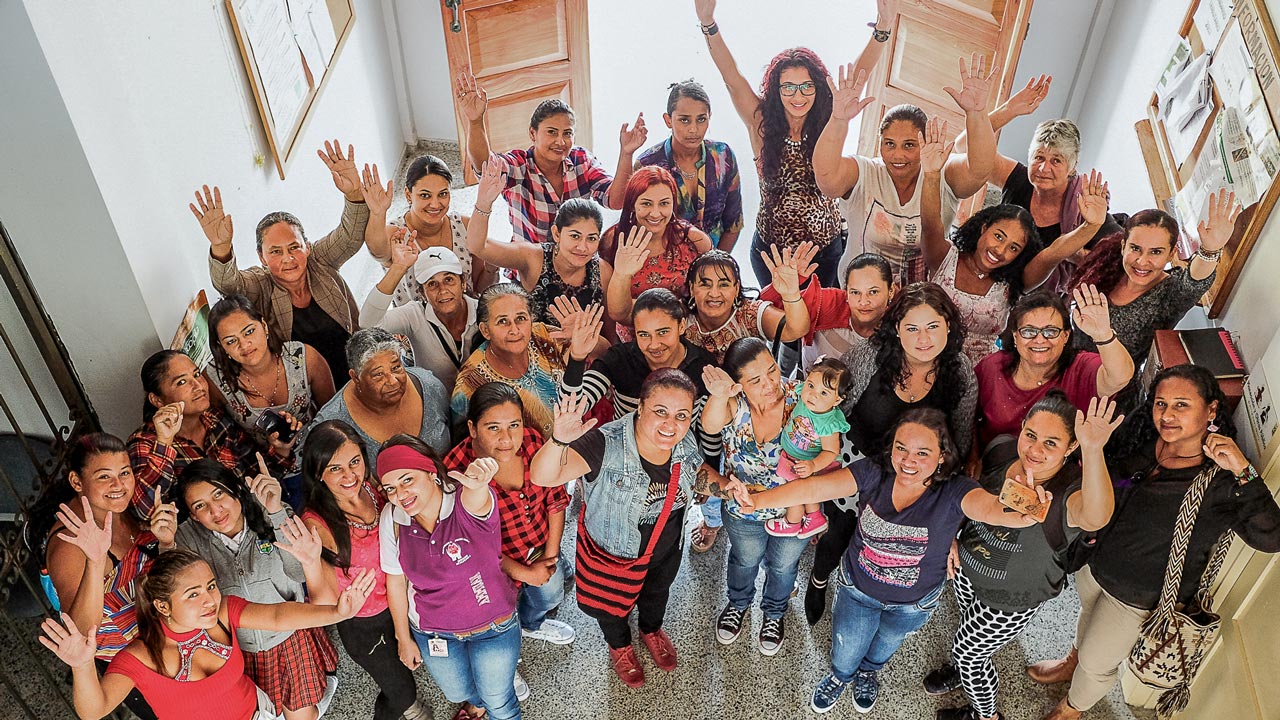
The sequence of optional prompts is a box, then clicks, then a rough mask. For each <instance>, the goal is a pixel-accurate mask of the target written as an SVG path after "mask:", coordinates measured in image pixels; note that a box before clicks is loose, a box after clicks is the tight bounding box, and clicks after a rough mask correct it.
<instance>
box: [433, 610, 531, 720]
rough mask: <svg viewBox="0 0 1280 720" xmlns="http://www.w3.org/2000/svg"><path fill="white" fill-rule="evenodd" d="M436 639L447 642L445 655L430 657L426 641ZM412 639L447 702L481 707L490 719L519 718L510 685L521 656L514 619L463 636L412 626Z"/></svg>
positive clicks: (515, 719) (518, 629)
mask: <svg viewBox="0 0 1280 720" xmlns="http://www.w3.org/2000/svg"><path fill="white" fill-rule="evenodd" d="M435 638H440V639H442V640H444V641H445V643H446V644H447V645H448V648H449V654H448V657H432V656H431V649H430V647H429V646H428V642H429V641H431V640H432V639H435ZM413 639H414V641H415V642H417V643H418V650H419V652H421V653H422V662H423V664H425V665H426V666H427V672H430V673H431V677H432V678H433V679H434V680H435V681H436V685H439V686H440V690H441V691H442V692H443V693H444V696H445V697H446V698H448V699H449V701H450V702H455V703H460V702H469V703H471V704H473V705H478V706H480V707H483V708H484V709H485V710H488V711H489V715H488V717H490V718H493V720H519V719H520V703H519V701H517V700H516V691H515V688H514V687H513V686H512V684H511V682H512V679H513V678H514V677H515V674H516V662H517V661H518V660H519V659H520V623H519V622H517V621H516V618H514V617H512V618H511V619H509V620H507V621H506V622H504V623H499V624H495V625H492V626H490V627H489V629H488V630H485V631H483V632H479V633H476V634H475V635H468V636H466V637H465V638H462V639H458V637H457V636H456V635H454V634H452V633H437V632H420V631H419V630H417V629H416V628H414V629H413Z"/></svg>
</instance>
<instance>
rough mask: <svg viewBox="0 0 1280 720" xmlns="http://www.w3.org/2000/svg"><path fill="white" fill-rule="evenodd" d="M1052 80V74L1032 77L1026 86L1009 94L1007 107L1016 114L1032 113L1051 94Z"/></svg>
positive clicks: (1006, 102)
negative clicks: (1050, 85)
mask: <svg viewBox="0 0 1280 720" xmlns="http://www.w3.org/2000/svg"><path fill="white" fill-rule="evenodd" d="M1052 82H1053V76H1052V75H1041V76H1040V77H1032V78H1031V79H1030V80H1028V81H1027V86H1026V87H1024V88H1022V89H1021V90H1019V91H1018V92H1016V93H1014V94H1013V95H1011V96H1009V99H1008V100H1006V101H1005V103H1004V105H1005V107H1006V108H1008V109H1009V111H1010V112H1012V113H1013V114H1014V115H1015V116H1022V115H1030V114H1031V113H1033V112H1035V111H1036V108H1038V107H1040V103H1042V102H1044V99H1045V97H1047V96H1048V95H1049V84H1050V83H1052Z"/></svg>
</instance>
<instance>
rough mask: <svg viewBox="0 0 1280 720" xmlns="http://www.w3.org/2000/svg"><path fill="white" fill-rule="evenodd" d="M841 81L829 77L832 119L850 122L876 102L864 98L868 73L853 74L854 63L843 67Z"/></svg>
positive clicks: (841, 67) (828, 85)
mask: <svg viewBox="0 0 1280 720" xmlns="http://www.w3.org/2000/svg"><path fill="white" fill-rule="evenodd" d="M839 75H840V79H839V81H836V80H833V79H832V78H831V76H830V75H828V76H827V87H829V88H831V117H832V118H834V119H836V120H844V121H845V122H848V121H850V120H852V119H854V118H856V117H858V115H859V113H861V112H862V111H863V110H864V109H866V107H867V106H868V105H870V104H871V103H873V102H875V98H873V97H865V98H864V97H862V91H863V89H865V88H866V86H867V72H866V71H865V70H860V71H858V74H857V76H856V77H855V76H854V74H853V63H849V64H848V65H841V66H840V70H839Z"/></svg>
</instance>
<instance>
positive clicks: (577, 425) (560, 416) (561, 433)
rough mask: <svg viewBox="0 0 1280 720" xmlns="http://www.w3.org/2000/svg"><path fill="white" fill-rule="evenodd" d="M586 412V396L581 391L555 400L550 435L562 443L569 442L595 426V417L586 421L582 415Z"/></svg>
mask: <svg viewBox="0 0 1280 720" xmlns="http://www.w3.org/2000/svg"><path fill="white" fill-rule="evenodd" d="M586 413H587V398H586V396H585V395H583V394H582V393H570V394H569V395H567V396H565V397H563V398H561V399H560V400H557V401H556V406H555V419H554V421H553V424H552V426H551V437H552V439H554V440H558V441H559V442H562V443H571V442H573V441H574V440H577V439H578V438H580V437H582V436H583V435H586V434H587V431H588V430H590V429H591V428H593V427H595V426H596V419H595V418H591V419H589V420H587V421H586V422H583V421H582V416H583V415H585V414H586Z"/></svg>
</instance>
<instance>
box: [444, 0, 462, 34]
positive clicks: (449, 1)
mask: <svg viewBox="0 0 1280 720" xmlns="http://www.w3.org/2000/svg"><path fill="white" fill-rule="evenodd" d="M461 5H462V0H444V6H445V7H447V8H449V9H450V10H452V11H453V22H452V23H449V29H450V30H452V31H453V32H456V33H460V32H462V23H461V22H459V20H458V8H459V7H461Z"/></svg>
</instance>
